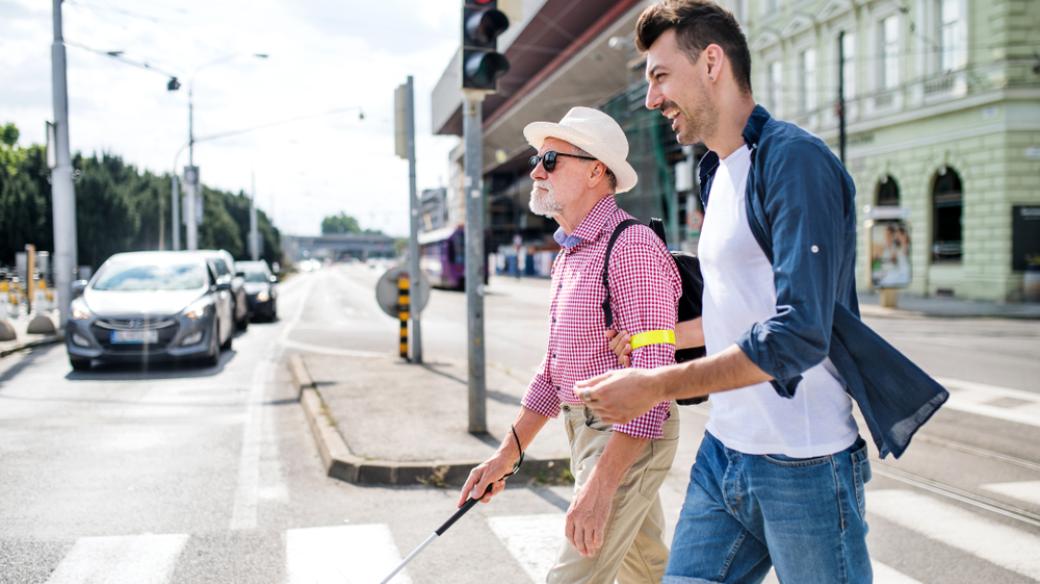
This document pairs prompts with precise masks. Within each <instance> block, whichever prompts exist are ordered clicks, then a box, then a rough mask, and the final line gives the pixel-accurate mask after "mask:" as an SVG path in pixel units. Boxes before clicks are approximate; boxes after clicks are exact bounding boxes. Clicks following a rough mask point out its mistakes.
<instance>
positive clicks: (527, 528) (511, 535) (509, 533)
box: [488, 513, 565, 582]
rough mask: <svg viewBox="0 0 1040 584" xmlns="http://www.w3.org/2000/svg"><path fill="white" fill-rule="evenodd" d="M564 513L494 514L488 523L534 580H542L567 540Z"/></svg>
mask: <svg viewBox="0 0 1040 584" xmlns="http://www.w3.org/2000/svg"><path fill="white" fill-rule="evenodd" d="M564 522H565V519H564V515H563V514H562V513H543V514H538V515H515V516H505V517H491V518H489V519H488V525H489V526H490V527H491V531H493V532H495V536H497V537H498V539H499V540H501V541H502V543H503V544H504V545H505V546H506V549H508V550H509V553H510V555H512V556H513V558H515V559H516V561H517V562H518V563H519V564H520V565H521V566H522V567H523V569H524V572H526V573H527V575H528V576H530V577H531V580H532V581H534V582H543V581H544V580H545V575H546V574H547V573H548V572H549V568H551V567H552V565H553V561H554V560H556V556H557V555H558V552H559V550H560V546H561V545H563V543H564V538H563V528H564Z"/></svg>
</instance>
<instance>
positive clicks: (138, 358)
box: [65, 251, 235, 371]
mask: <svg viewBox="0 0 1040 584" xmlns="http://www.w3.org/2000/svg"><path fill="white" fill-rule="evenodd" d="M73 291H74V294H76V298H75V299H74V300H73V301H72V305H71V310H70V313H71V314H70V317H69V320H68V322H67V323H66V326H67V328H66V335H65V347H66V348H67V350H68V354H69V363H70V364H71V365H72V368H73V369H75V370H77V371H81V370H86V369H89V368H90V367H91V364H92V361H94V360H99V361H114V362H127V361H135V362H142V361H143V362H150V361H164V360H176V359H199V360H202V361H203V362H205V363H207V364H210V365H216V364H217V362H218V361H219V360H220V351H221V349H230V348H231V343H232V338H233V336H234V333H235V323H234V319H233V316H232V311H231V307H232V300H231V283H230V281H229V280H228V279H218V278H217V275H216V271H215V269H214V266H213V264H212V263H211V262H208V261H207V260H206V259H205V258H203V257H202V256H200V255H198V254H188V253H182V252H161V251H146V252H132V253H120V254H116V255H114V256H112V257H110V258H108V260H107V261H105V263H104V264H103V265H102V266H101V268H100V269H98V271H97V273H96V274H95V275H94V277H93V278H91V280H90V282H82V281H80V282H77V283H76V285H74V289H73Z"/></svg>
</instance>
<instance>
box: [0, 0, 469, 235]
mask: <svg viewBox="0 0 1040 584" xmlns="http://www.w3.org/2000/svg"><path fill="white" fill-rule="evenodd" d="M459 6H460V3H459V2H457V1H451V0H427V1H418V2H417V1H414V0H378V1H376V2H371V1H367V2H362V1H357V0H350V1H343V0H248V1H247V0H149V1H148V2H139V1H135V0H65V2H64V5H63V18H64V36H65V41H66V44H67V49H66V51H67V59H68V73H67V75H68V94H69V135H70V143H71V147H72V150H73V152H81V153H83V154H86V155H91V154H93V153H103V152H107V153H110V154H114V155H118V156H120V157H122V158H123V159H124V160H125V161H127V162H128V163H131V164H133V165H135V166H137V167H138V168H141V169H147V170H150V171H152V172H154V173H160V174H161V173H168V172H170V171H171V169H173V168H174V161H175V156H176V155H177V153H178V151H179V150H180V149H181V148H182V146H184V145H185V144H186V143H187V141H188V87H189V83H191V84H192V86H193V87H194V92H193V93H194V104H195V124H194V125H195V136H196V140H200V139H202V138H204V137H206V136H211V135H215V134H221V133H224V132H233V131H236V130H240V129H246V128H253V127H256V126H261V125H265V124H270V123H274V122H280V121H284V120H290V119H294V118H308V119H304V120H299V121H294V122H290V123H285V124H281V125H276V126H273V127H270V128H265V129H260V130H257V131H253V132H249V133H245V134H240V135H236V136H233V137H228V138H223V139H214V140H211V141H203V142H197V143H196V145H195V163H196V165H198V166H199V168H200V175H201V178H202V182H203V183H204V184H206V185H207V186H210V187H214V188H219V189H224V190H228V191H232V192H238V191H240V190H241V191H245V192H247V193H248V192H251V189H252V180H253V177H254V176H255V184H256V199H257V203H258V206H259V207H260V208H261V209H263V210H264V211H265V212H266V213H267V214H268V215H270V216H272V217H273V219H274V223H275V225H276V226H278V228H279V229H281V230H282V231H283V232H284V233H289V234H295V235H307V234H316V233H318V232H319V231H320V225H321V220H322V218H323V217H325V216H327V215H332V214H336V213H339V212H346V213H348V214H350V215H353V216H355V217H356V218H357V219H358V221H360V223H361V225H362V226H363V227H365V228H370V229H380V230H383V231H385V232H387V233H389V234H391V235H396V236H402V235H407V232H408V163H407V161H404V160H401V159H399V158H397V157H396V155H395V154H394V127H393V125H394V120H393V111H394V110H393V96H394V89H395V88H396V87H397V86H398V85H400V84H402V83H404V82H405V80H406V78H407V76H408V75H412V76H413V77H414V84H415V123H416V135H417V140H416V160H417V167H416V176H417V185H418V188H419V189H420V190H421V189H423V188H431V187H438V186H442V185H444V184H445V183H446V181H447V174H448V153H449V151H450V150H451V148H452V147H453V146H454V145H455V144H456V143H457V141H458V139H457V138H454V137H442V136H433V135H432V134H431V130H430V93H431V91H432V89H433V86H434V85H435V84H436V82H437V80H438V79H439V78H440V76H441V73H442V72H443V71H444V69H445V67H446V66H447V64H448V62H449V60H450V59H451V57H452V55H453V54H454V52H455V51H456V50H457V48H458V43H459V22H458V21H459ZM52 41H53V24H52V2H51V1H50V0H0V124H4V123H7V122H13V123H14V124H15V125H17V126H18V128H19V130H20V131H21V137H20V139H19V144H20V145H22V146H27V145H29V144H33V143H44V142H45V122H46V121H48V120H51V119H53V117H54V112H53V105H52V94H51V56H50V55H51V44H52ZM80 46H83V47H87V48H89V49H93V50H95V51H101V52H105V51H112V50H121V51H123V57H124V58H126V59H129V60H133V61H136V62H138V63H148V64H149V65H151V67H152V68H153V69H152V70H146V69H143V68H139V67H134V66H131V65H128V64H126V63H123V62H120V61H117V60H115V59H113V58H110V57H107V56H104V55H100V54H97V53H96V52H92V51H91V50H88V49H84V48H80ZM256 53H266V54H268V55H269V58H267V59H259V58H256V57H254V56H253V55H255V54H256ZM224 59H227V60H224ZM214 61H222V62H220V63H217V64H212V65H208V66H204V65H207V64H210V63H213V62H214ZM156 70H158V71H163V72H168V73H172V74H175V75H177V77H178V79H179V80H180V82H181V89H180V90H179V91H176V92H169V91H167V89H166V82H167V76H166V75H163V74H161V73H159V72H157V71H156ZM351 108H358V109H351ZM344 109H346V110H347V111H342V112H340V113H334V114H328V112H331V111H333V110H344ZM359 111H363V112H364V119H363V120H359V119H358V112H359ZM187 160H188V153H187V149H184V151H183V153H182V154H181V156H180V158H179V160H178V162H177V165H178V168H181V167H183V166H184V165H185V164H187Z"/></svg>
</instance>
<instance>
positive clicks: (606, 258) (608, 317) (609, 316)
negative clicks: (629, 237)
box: [603, 219, 640, 329]
mask: <svg viewBox="0 0 1040 584" xmlns="http://www.w3.org/2000/svg"><path fill="white" fill-rule="evenodd" d="M632 225H640V223H639V221H637V220H635V219H625V220H624V221H622V222H621V223H618V224H617V227H615V228H614V232H613V233H611V234H610V241H608V242H607V252H606V254H604V255H603V288H604V289H606V291H607V296H606V297H605V298H604V299H603V322H605V323H606V326H607V329H610V327H611V326H613V325H614V313H613V311H611V309H610V280H609V277H608V269H607V267H608V266H609V265H610V252H611V250H613V249H614V242H615V241H617V238H618V236H619V235H621V232H622V231H624V230H625V229H627V228H628V227H630V226H632Z"/></svg>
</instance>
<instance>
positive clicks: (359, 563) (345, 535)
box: [285, 524, 411, 584]
mask: <svg viewBox="0 0 1040 584" xmlns="http://www.w3.org/2000/svg"><path fill="white" fill-rule="evenodd" d="M401 559H402V558H401V554H400V552H399V551H398V549H397V545H396V544H395V543H394V537H393V534H391V533H390V528H389V527H387V526H386V525H382V524H379V525H344V526H336V527H312V528H308V529H290V530H289V531H288V532H286V534H285V565H286V572H287V574H288V580H287V582H288V583H289V584H325V583H329V584H332V583H335V584H373V583H374V582H380V581H382V580H383V578H385V577H386V575H387V574H389V573H390V572H391V571H392V570H393V569H394V568H396V567H397V565H398V564H399V563H400V562H401ZM392 582H393V584H411V580H410V579H409V578H408V575H407V574H406V573H404V572H402V573H400V574H398V575H397V576H396V577H395V578H394V579H393V580H392Z"/></svg>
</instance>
